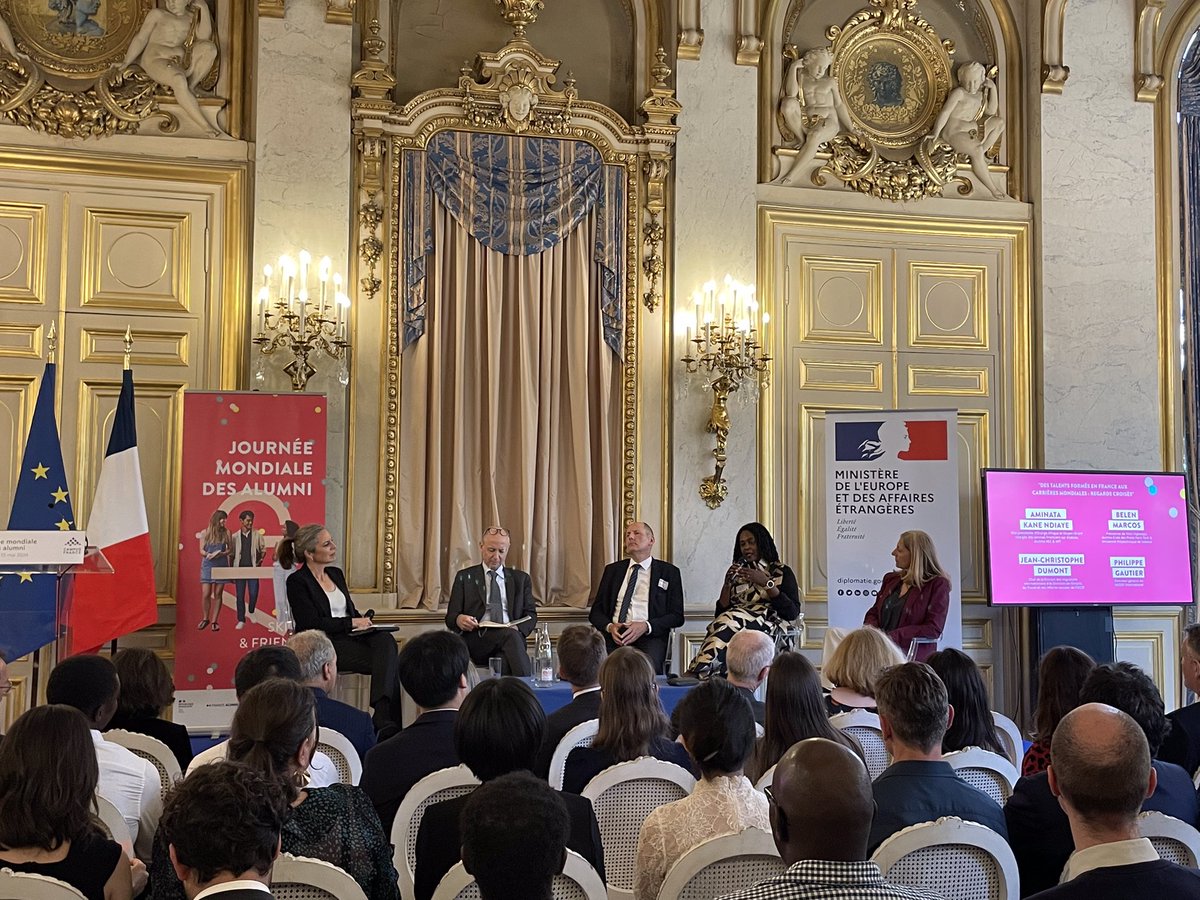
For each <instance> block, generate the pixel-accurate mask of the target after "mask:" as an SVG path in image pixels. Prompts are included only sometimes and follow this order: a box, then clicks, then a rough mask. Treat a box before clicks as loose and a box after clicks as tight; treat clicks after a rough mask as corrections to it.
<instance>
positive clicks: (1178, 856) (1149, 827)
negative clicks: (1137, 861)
mask: <svg viewBox="0 0 1200 900" xmlns="http://www.w3.org/2000/svg"><path fill="white" fill-rule="evenodd" d="M1138 831H1139V832H1141V835H1142V837H1144V838H1149V839H1150V843H1151V844H1153V845H1154V850H1155V852H1156V853H1158V857H1159V859H1165V860H1169V861H1170V862H1173V863H1176V864H1178V865H1181V866H1186V867H1187V868H1189V869H1195V868H1197V863H1198V861H1200V831H1197V830H1196V829H1195V828H1193V827H1192V826H1191V825H1189V824H1188V823H1187V822H1185V821H1183V820H1182V819H1176V818H1175V817H1174V816H1168V815H1166V814H1165V813H1160V812H1150V811H1147V812H1144V813H1142V814H1141V815H1140V816H1138Z"/></svg>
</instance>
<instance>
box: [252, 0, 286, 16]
mask: <svg viewBox="0 0 1200 900" xmlns="http://www.w3.org/2000/svg"><path fill="white" fill-rule="evenodd" d="M284 13H285V10H284V6H283V0H258V14H259V15H260V16H262V17H263V18H264V19H282V18H283V17H284Z"/></svg>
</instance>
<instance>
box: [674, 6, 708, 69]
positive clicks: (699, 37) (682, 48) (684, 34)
mask: <svg viewBox="0 0 1200 900" xmlns="http://www.w3.org/2000/svg"><path fill="white" fill-rule="evenodd" d="M677 15H678V18H679V37H678V41H677V44H676V47H675V56H676V58H677V59H699V58H700V50H701V48H702V47H703V46H704V28H703V27H702V25H701V18H700V0H679V7H678V10H677Z"/></svg>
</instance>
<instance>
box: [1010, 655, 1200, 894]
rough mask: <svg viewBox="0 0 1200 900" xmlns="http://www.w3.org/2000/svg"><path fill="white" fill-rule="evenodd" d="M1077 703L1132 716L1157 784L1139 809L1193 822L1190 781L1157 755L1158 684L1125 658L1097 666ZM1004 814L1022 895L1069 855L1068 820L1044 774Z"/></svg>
mask: <svg viewBox="0 0 1200 900" xmlns="http://www.w3.org/2000/svg"><path fill="white" fill-rule="evenodd" d="M1079 702H1080V704H1081V705H1082V704H1084V703H1105V704H1107V705H1109V706H1112V707H1114V708H1116V709H1119V710H1121V712H1123V713H1127V714H1128V715H1130V716H1132V717H1133V720H1134V721H1135V722H1137V723H1138V725H1139V726H1140V727H1141V729H1142V732H1143V733H1144V734H1145V735H1146V743H1147V745H1148V746H1149V748H1150V757H1151V765H1153V766H1154V771H1155V780H1156V782H1157V783H1156V786H1155V788H1154V791H1153V792H1152V793H1151V795H1150V796H1149V797H1148V798H1147V799H1146V801H1145V802H1144V803H1143V804H1142V809H1145V810H1156V811H1157V812H1161V813H1166V814H1167V815H1168V816H1174V817H1175V818H1176V819H1182V820H1183V821H1184V822H1187V823H1188V824H1189V825H1193V826H1194V825H1195V824H1196V819H1197V815H1198V813H1200V808H1198V807H1197V803H1196V789H1195V786H1194V785H1193V784H1192V780H1191V779H1190V778H1189V777H1188V774H1187V772H1185V771H1183V769H1181V768H1179V766H1177V765H1174V764H1172V763H1164V762H1161V761H1159V760H1158V759H1157V756H1158V748H1159V746H1161V744H1162V739H1163V735H1164V734H1165V733H1166V730H1167V727H1168V726H1167V717H1166V714H1165V713H1164V712H1163V702H1162V697H1161V696H1160V695H1159V693H1158V688H1156V687H1155V686H1154V682H1153V681H1151V680H1150V679H1149V677H1147V675H1146V673H1145V672H1143V671H1142V670H1141V669H1139V668H1138V667H1137V666H1135V665H1133V664H1131V663H1126V662H1119V663H1106V664H1105V665H1102V666H1096V668H1095V669H1093V670H1092V674H1091V675H1089V676H1088V678H1087V681H1085V682H1084V683H1083V688H1082V689H1081V690H1080V692H1079ZM1056 731H1057V729H1056ZM1051 753H1053V750H1051ZM1004 816H1005V818H1006V819H1007V820H1008V842H1009V845H1010V846H1011V847H1012V850H1013V855H1014V856H1016V858H1017V866H1018V868H1019V869H1020V870H1021V893H1022V895H1024V896H1028V895H1029V894H1034V893H1037V892H1038V891H1044V890H1045V889H1046V888H1049V887H1053V886H1054V885H1055V884H1057V883H1058V881H1059V875H1060V874H1061V873H1062V870H1063V866H1064V865H1065V864H1066V862H1067V857H1069V856H1070V855H1071V848H1072V841H1071V824H1070V822H1069V821H1068V820H1067V815H1066V813H1064V812H1063V810H1062V806H1061V805H1060V804H1059V802H1058V800H1057V798H1055V796H1054V794H1053V793H1052V792H1051V790H1050V783H1049V781H1048V777H1047V775H1046V773H1045V772H1040V773H1038V774H1037V775H1031V776H1026V777H1024V778H1022V779H1021V780H1020V781H1018V782H1017V786H1016V788H1015V789H1014V790H1013V795H1012V796H1011V797H1009V798H1008V802H1007V803H1006V804H1005V805H1004Z"/></svg>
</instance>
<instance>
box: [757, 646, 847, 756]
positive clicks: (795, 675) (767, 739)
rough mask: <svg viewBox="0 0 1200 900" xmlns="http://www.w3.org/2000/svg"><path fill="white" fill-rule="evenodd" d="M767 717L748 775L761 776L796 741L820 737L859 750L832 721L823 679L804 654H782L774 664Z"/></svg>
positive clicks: (769, 682)
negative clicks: (824, 695)
mask: <svg viewBox="0 0 1200 900" xmlns="http://www.w3.org/2000/svg"><path fill="white" fill-rule="evenodd" d="M766 707H767V716H766V721H765V723H764V725H763V736H762V738H760V739H759V742H758V746H757V747H755V749H754V758H753V764H752V765H751V766H750V770H751V771H748V772H747V773H746V774H747V775H749V776H750V777H751V778H752V779H754V780H757V779H759V778H761V777H762V776H763V775H764V774H765V773H766V771H767V769H769V768H771V766H773V765H775V764H776V763H777V762H779V759H780V757H782V756H783V754H784V753H786V752H787V750H788V748H789V747H791V746H792V745H793V744H795V743H798V742H799V741H803V740H805V739H806V738H812V737H819V738H825V739H826V740H830V741H833V742H834V743H836V744H842V745H843V746H845V747H847V748H849V749H851V750H854V751H855V752H856V753H857V752H859V750H858V749H857V745H856V744H854V742H853V741H852V739H851V738H849V737H847V736H846V734H845V733H844V732H842V731H840V730H839V729H837V728H834V727H833V726H832V725H830V724H829V713H828V711H827V710H826V709H825V700H824V698H823V697H822V696H821V679H820V677H819V676H818V675H817V670H816V669H815V668H814V667H813V664H812V663H810V662H809V661H808V660H807V659H805V658H804V655H803V654H800V653H793V652H791V651H789V652H786V653H780V654H779V655H778V656H777V657H775V661H774V662H773V663H772V664H771V678H770V679H769V680H768V681H767V700H766Z"/></svg>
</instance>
